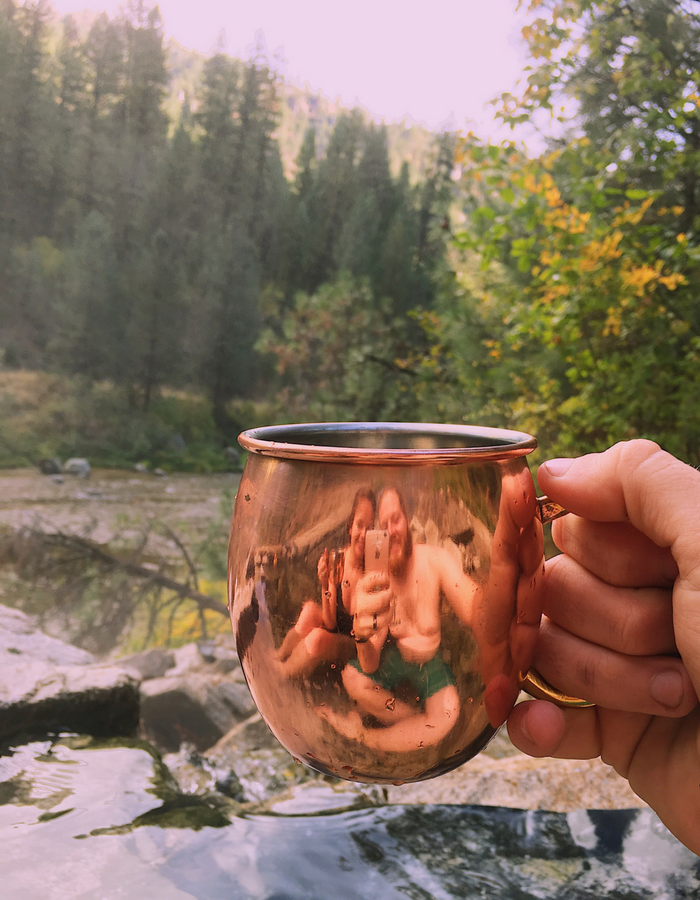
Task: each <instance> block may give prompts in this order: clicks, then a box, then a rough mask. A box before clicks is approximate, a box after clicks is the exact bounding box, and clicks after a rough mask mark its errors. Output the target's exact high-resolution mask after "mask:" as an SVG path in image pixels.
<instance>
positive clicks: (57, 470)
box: [39, 456, 63, 475]
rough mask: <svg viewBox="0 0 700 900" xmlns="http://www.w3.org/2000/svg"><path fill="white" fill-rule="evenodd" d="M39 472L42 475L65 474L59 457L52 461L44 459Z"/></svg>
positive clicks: (40, 463)
mask: <svg viewBox="0 0 700 900" xmlns="http://www.w3.org/2000/svg"><path fill="white" fill-rule="evenodd" d="M39 471H40V472H41V474H42V475H60V474H61V473H62V472H63V467H62V466H61V460H60V459H59V458H58V457H57V456H52V457H51V458H50V459H42V460H41V461H40V462H39Z"/></svg>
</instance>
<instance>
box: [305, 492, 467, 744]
mask: <svg viewBox="0 0 700 900" xmlns="http://www.w3.org/2000/svg"><path fill="white" fill-rule="evenodd" d="M377 518H378V525H379V528H380V529H381V532H383V533H384V534H386V536H387V538H388V542H387V550H388V552H387V554H386V569H385V571H381V569H375V570H374V571H371V572H370V571H368V572H366V573H365V575H364V577H363V578H362V579H361V580H360V581H359V583H358V585H357V591H356V598H355V607H356V613H355V627H354V631H355V640H356V642H357V658H356V659H353V660H351V661H350V662H349V663H348V664H347V665H346V667H345V669H344V670H343V684H344V685H345V688H346V690H347V692H348V695H349V696H350V697H351V698H352V700H354V701H355V703H356V705H357V708H356V709H352V710H350V711H349V712H346V713H343V714H341V713H339V712H337V711H336V710H334V709H332V708H327V707H323V708H319V710H318V711H319V714H320V715H322V716H323V717H324V718H325V719H326V720H327V721H328V722H330V723H331V724H332V725H333V727H334V728H335V729H336V730H337V731H338V732H339V733H340V734H342V735H344V736H345V737H347V738H349V739H351V740H354V741H359V742H361V743H362V744H364V745H365V746H366V747H368V748H371V749H375V750H387V751H397V752H405V751H409V750H416V749H419V748H422V747H429V746H433V745H435V744H438V743H439V742H440V741H442V740H443V738H445V737H446V735H447V734H448V733H449V732H450V731H451V730H452V728H453V727H454V726H455V724H456V723H457V720H458V717H459V711H460V700H459V694H458V691H457V687H456V681H455V677H454V675H453V672H452V670H451V668H450V666H448V665H447V663H446V662H445V661H444V660H443V658H442V654H441V638H442V626H441V619H442V612H441V603H442V597H444V598H445V599H446V600H447V602H448V604H449V606H450V607H451V608H452V610H453V611H454V612H455V613H456V615H457V617H458V619H459V620H460V622H461V623H462V624H463V625H464V626H466V627H467V628H471V626H472V621H473V611H474V604H475V598H476V597H477V594H478V590H479V589H478V586H477V584H476V582H475V581H473V580H472V579H471V578H470V577H469V576H467V575H466V574H465V573H464V571H463V569H462V567H461V566H460V565H459V563H458V562H457V561H456V559H455V557H454V556H453V555H452V554H451V553H449V552H448V551H447V550H446V549H444V548H442V547H438V546H429V545H427V544H414V542H413V539H412V534H411V528H410V520H409V516H408V511H407V508H406V503H405V500H404V497H403V496H402V494H401V492H400V491H399V490H398V489H397V488H395V487H386V488H384V490H383V491H382V493H381V495H380V497H379V503H378V509H377ZM372 720H373V724H368V722H372Z"/></svg>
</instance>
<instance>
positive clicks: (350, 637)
mask: <svg viewBox="0 0 700 900" xmlns="http://www.w3.org/2000/svg"><path fill="white" fill-rule="evenodd" d="M376 503H377V502H376V498H375V495H374V492H373V491H371V490H369V489H368V488H360V489H359V490H358V491H357V493H356V494H355V497H354V500H353V504H352V510H351V512H350V516H349V518H348V522H347V531H348V545H347V547H346V548H345V549H344V550H334V551H333V550H332V551H329V550H328V549H326V550H324V551H323V553H322V554H321V558H320V559H319V561H318V566H317V573H318V579H319V582H320V585H321V604H320V606H319V604H318V603H316V602H315V601H314V600H308V601H307V602H306V603H305V604H304V606H303V607H302V610H301V613H300V614H299V618H298V619H297V621H296V624H295V625H294V627H293V628H292V629H291V630H290V631H289V633H288V634H287V636H286V637H285V639H284V641H283V642H282V645H281V647H280V648H279V650H278V658H279V659H280V661H281V662H282V663H283V666H284V673H285V674H286V675H287V676H289V677H293V676H298V675H307V674H309V673H310V672H312V671H313V670H314V669H315V668H316V666H317V665H318V664H319V663H320V662H323V661H328V662H334V661H337V660H340V661H341V662H347V660H348V659H350V658H351V657H352V656H353V655H354V654H355V642H354V634H353V624H354V621H353V620H354V614H355V594H356V589H357V584H358V582H359V580H360V579H361V578H362V577H363V575H364V558H365V537H366V534H367V531H368V530H369V529H370V528H372V526H373V525H374V519H375V515H376Z"/></svg>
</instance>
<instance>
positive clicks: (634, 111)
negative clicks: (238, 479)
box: [0, 0, 700, 471]
mask: <svg viewBox="0 0 700 900" xmlns="http://www.w3.org/2000/svg"><path fill="white" fill-rule="evenodd" d="M529 8H530V24H529V25H527V26H526V27H525V28H524V29H523V40H524V41H525V42H526V44H527V47H528V51H529V56H530V66H529V69H528V71H527V72H526V73H525V76H524V81H523V84H522V89H521V90H520V92H519V93H517V94H515V93H514V94H504V95H503V96H502V97H500V98H498V99H497V100H496V101H494V102H495V104H496V108H497V110H498V114H499V116H500V117H501V118H502V119H503V120H504V121H505V122H506V123H509V124H511V125H513V126H515V125H517V124H519V123H522V122H527V121H532V122H540V121H542V120H543V118H544V119H548V120H549V121H550V122H552V123H554V125H555V126H556V127H555V128H553V129H551V133H552V134H554V135H556V136H555V137H550V138H549V139H548V140H547V147H546V149H545V150H544V151H543V152H542V153H540V154H533V153H529V152H528V151H527V150H526V148H525V147H524V146H522V145H521V144H519V143H518V142H517V141H506V142H502V143H500V144H493V143H489V142H488V141H485V140H483V139H482V138H480V137H479V136H478V135H475V134H472V133H468V134H460V133H448V132H446V133H442V134H435V135H431V136H430V137H429V140H425V141H423V140H422V139H421V142H420V150H419V151H416V152H419V154H420V159H416V157H415V154H414V155H413V156H411V155H410V154H409V153H408V152H407V151H406V148H407V147H410V146H412V145H411V144H410V142H409V143H408V144H407V143H406V142H405V141H404V143H403V144H399V143H398V142H397V141H396V140H395V138H394V137H393V136H392V135H395V134H396V132H397V129H396V128H393V130H392V128H389V127H387V126H386V125H384V124H382V123H378V122H376V121H373V120H372V119H371V118H370V117H369V115H368V114H367V113H365V112H363V111H361V110H342V111H339V112H338V114H337V115H334V116H333V117H332V120H331V119H329V118H328V117H326V118H325V119H324V120H323V129H320V128H319V125H318V122H310V121H307V122H305V125H308V127H305V129H304V131H303V134H301V135H300V136H299V140H298V141H297V145H298V149H297V150H296V151H295V158H294V159H293V160H291V161H289V160H288V159H286V158H285V148H286V147H288V145H289V141H288V140H287V143H286V144H284V146H282V144H283V141H282V137H281V131H280V128H281V126H282V124H283V122H284V121H288V119H289V115H288V114H289V105H287V107H286V108H285V103H287V100H288V97H289V95H288V93H287V94H285V86H284V84H283V82H282V81H281V79H280V77H279V76H278V74H277V73H276V71H275V67H274V63H273V62H271V61H270V60H269V59H268V57H267V55H266V53H265V49H264V46H263V45H262V44H260V45H258V46H257V47H256V49H255V50H254V51H253V53H252V55H251V57H250V58H249V59H248V60H245V61H242V60H238V59H233V58H231V57H229V56H228V55H226V54H225V53H224V52H215V53H213V54H212V55H210V56H209V57H208V58H207V59H204V60H202V61H201V66H199V67H198V68H197V72H196V77H193V78H190V79H189V81H188V83H187V86H186V88H182V87H178V89H177V91H175V90H174V88H173V85H174V84H175V83H176V76H177V73H176V72H175V71H174V70H173V65H172V58H173V57H172V53H169V51H168V47H167V46H166V44H165V42H164V36H163V25H162V22H161V19H160V14H159V12H158V9H157V7H155V6H153V7H151V6H148V5H147V4H146V3H145V2H144V0H130V2H129V3H127V5H126V6H125V7H124V9H123V11H122V12H121V13H120V14H119V15H118V16H117V17H114V18H109V17H108V16H107V15H105V14H102V15H99V16H94V17H92V19H91V21H89V22H85V21H84V20H82V21H77V20H76V19H74V18H71V17H70V16H69V17H66V18H63V19H59V18H58V17H57V16H56V14H55V13H54V12H53V10H52V9H51V7H50V6H49V5H48V3H47V0H24V2H17V0H0V422H2V423H4V424H2V426H0V464H1V465H28V464H34V463H36V462H37V461H38V460H39V459H40V458H42V457H46V456H54V455H57V456H61V457H65V456H69V455H86V456H89V458H90V459H91V461H93V462H94V463H96V464H109V465H128V464H134V463H136V462H140V461H146V462H148V463H150V464H152V465H161V466H164V467H166V468H168V467H169V468H172V469H193V470H199V471H207V470H217V469H222V468H225V467H226V465H227V464H228V463H227V457H226V455H225V452H224V451H225V448H226V447H228V446H230V445H233V444H235V438H236V435H237V433H238V431H239V430H240V429H241V428H244V427H250V426H254V425H260V424H265V423H272V422H282V421H305V420H338V419H340V420H421V421H443V422H450V421H451V422H471V423H479V424H489V425H498V426H506V427H512V428H519V429H521V430H525V431H530V432H531V433H534V434H536V435H538V437H539V439H540V442H541V445H542V448H543V450H544V452H546V453H562V454H573V453H578V452H582V451H586V450H588V449H602V448H603V447H605V446H607V445H609V444H610V443H612V442H614V441H617V440H623V439H627V438H630V437H636V436H642V437H648V438H651V439H654V440H657V441H659V442H660V443H661V444H662V445H663V446H664V447H666V448H667V449H668V450H670V451H672V452H674V453H676V454H677V455H679V456H680V457H682V458H683V459H686V460H687V461H689V462H691V463H693V464H695V465H697V464H698V463H700V374H699V373H700V301H699V299H698V296H699V290H698V289H699V288H700V268H699V265H698V264H699V263H700V227H699V226H700V3H698V0H532V2H531V3H530V4H529ZM181 81H182V79H181ZM181 81H180V82H177V84H178V85H179V84H180V83H181ZM297 124H298V123H297ZM404 130H405V129H404ZM399 131H400V129H399Z"/></svg>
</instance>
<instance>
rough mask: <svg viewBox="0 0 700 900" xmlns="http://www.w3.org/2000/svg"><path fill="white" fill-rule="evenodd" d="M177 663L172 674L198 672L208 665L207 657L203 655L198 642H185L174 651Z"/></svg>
mask: <svg viewBox="0 0 700 900" xmlns="http://www.w3.org/2000/svg"><path fill="white" fill-rule="evenodd" d="M172 654H173V657H174V658H175V665H174V667H173V671H172V672H171V673H170V674H171V675H184V674H185V673H187V672H197V671H199V670H200V669H201V668H203V667H204V666H206V659H205V658H204V657H203V656H202V652H201V650H200V649H199V645H198V644H185V645H184V646H183V647H178V648H177V650H173V651H172Z"/></svg>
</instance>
